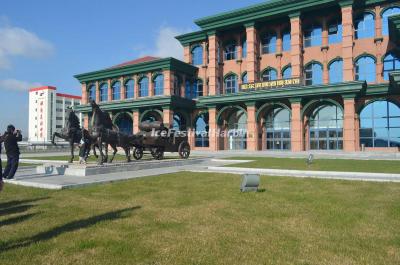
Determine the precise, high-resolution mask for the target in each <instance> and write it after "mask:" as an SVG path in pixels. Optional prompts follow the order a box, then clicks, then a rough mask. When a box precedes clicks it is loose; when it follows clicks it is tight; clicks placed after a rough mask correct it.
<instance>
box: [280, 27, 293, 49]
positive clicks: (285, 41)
mask: <svg viewBox="0 0 400 265" xmlns="http://www.w3.org/2000/svg"><path fill="white" fill-rule="evenodd" d="M291 47H292V36H291V35H290V31H289V30H287V31H284V32H283V33H282V50H283V51H284V52H287V51H290V49H291Z"/></svg>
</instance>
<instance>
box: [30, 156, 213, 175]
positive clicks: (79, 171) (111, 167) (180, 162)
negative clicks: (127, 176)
mask: <svg viewBox="0 0 400 265" xmlns="http://www.w3.org/2000/svg"><path fill="white" fill-rule="evenodd" d="M204 160H205V159H204V158H193V159H170V160H143V161H133V162H131V163H115V164H104V165H101V166H99V165H95V164H87V165H80V164H68V163H45V164H43V165H41V166H38V167H37V168H36V173H38V174H45V175H59V176H76V177H86V176H93V175H102V174H111V173H118V172H129V171H137V170H144V169H155V168H164V167H179V166H186V165H194V164H198V163H201V162H203V161H204Z"/></svg>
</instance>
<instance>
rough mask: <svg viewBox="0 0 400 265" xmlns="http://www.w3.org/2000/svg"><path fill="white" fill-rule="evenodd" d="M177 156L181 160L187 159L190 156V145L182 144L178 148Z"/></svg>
mask: <svg viewBox="0 0 400 265" xmlns="http://www.w3.org/2000/svg"><path fill="white" fill-rule="evenodd" d="M178 153H179V156H180V157H181V158H182V159H188V158H189V155H190V145H189V143H188V142H182V143H181V144H180V145H179V147H178Z"/></svg>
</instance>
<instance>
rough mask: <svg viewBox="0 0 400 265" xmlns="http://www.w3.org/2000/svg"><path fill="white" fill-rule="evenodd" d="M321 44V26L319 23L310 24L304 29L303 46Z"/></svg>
mask: <svg viewBox="0 0 400 265" xmlns="http://www.w3.org/2000/svg"><path fill="white" fill-rule="evenodd" d="M321 45H322V27H321V26H320V25H310V26H309V27H307V28H306V29H305V30H304V47H306V48H307V47H312V46H321Z"/></svg>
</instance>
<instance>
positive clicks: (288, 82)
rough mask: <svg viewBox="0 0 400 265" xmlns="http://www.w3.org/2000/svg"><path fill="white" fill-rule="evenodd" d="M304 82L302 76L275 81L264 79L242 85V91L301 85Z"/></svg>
mask: <svg viewBox="0 0 400 265" xmlns="http://www.w3.org/2000/svg"><path fill="white" fill-rule="evenodd" d="M301 84H302V82H301V79H300V78H290V79H281V80H274V81H263V82H256V83H249V84H242V85H240V90H241V91H249V90H264V89H270V88H283V87H291V86H300V85H301Z"/></svg>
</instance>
